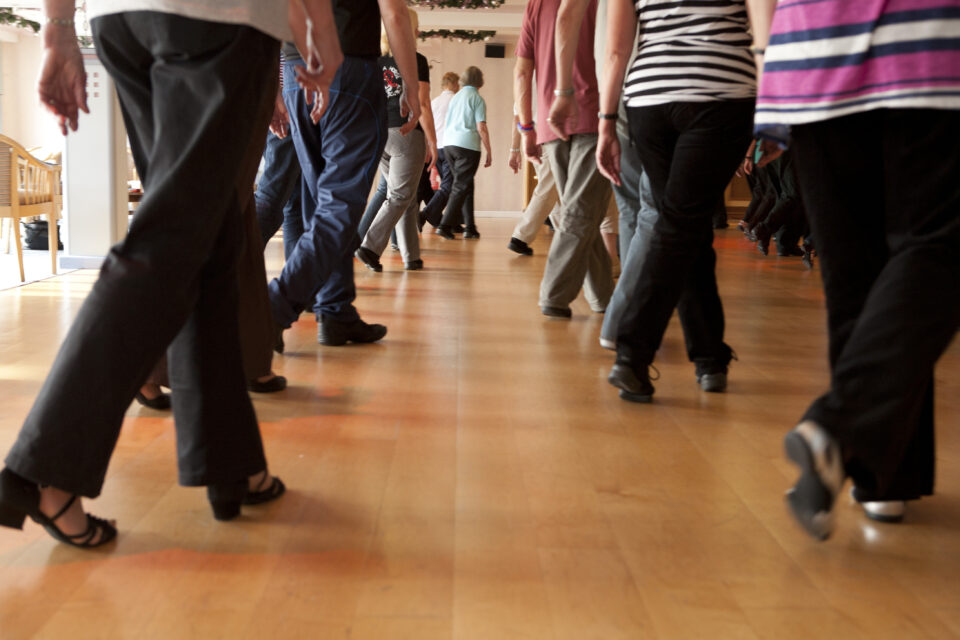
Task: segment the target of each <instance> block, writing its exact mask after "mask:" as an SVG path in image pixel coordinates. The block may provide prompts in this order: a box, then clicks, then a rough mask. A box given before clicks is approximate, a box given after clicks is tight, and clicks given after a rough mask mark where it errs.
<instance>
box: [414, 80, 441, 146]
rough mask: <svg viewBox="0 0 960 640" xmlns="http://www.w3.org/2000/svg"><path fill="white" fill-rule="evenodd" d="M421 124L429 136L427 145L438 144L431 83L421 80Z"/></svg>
mask: <svg viewBox="0 0 960 640" xmlns="http://www.w3.org/2000/svg"><path fill="white" fill-rule="evenodd" d="M418 86H419V87H420V126H421V127H423V135H424V136H425V137H426V138H427V145H428V146H430V145H432V146H434V147H436V146H437V129H436V125H435V123H434V121H433V107H432V106H431V105H430V83H429V82H420V83H419V85H418Z"/></svg>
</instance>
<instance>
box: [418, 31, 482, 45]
mask: <svg viewBox="0 0 960 640" xmlns="http://www.w3.org/2000/svg"><path fill="white" fill-rule="evenodd" d="M495 35H497V32H496V31H470V30H467V29H431V30H429V31H421V32H420V39H421V40H426V39H427V38H447V39H448V40H459V41H460V42H468V43H473V42H480V41H481V40H489V39H490V38H492V37H493V36H495Z"/></svg>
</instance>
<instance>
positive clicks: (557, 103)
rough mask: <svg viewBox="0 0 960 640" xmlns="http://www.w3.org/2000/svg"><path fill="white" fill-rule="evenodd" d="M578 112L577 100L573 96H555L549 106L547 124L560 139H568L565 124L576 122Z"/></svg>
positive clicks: (568, 135)
mask: <svg viewBox="0 0 960 640" xmlns="http://www.w3.org/2000/svg"><path fill="white" fill-rule="evenodd" d="M578 113H579V110H578V108H577V101H576V100H575V99H574V97H573V96H556V97H555V98H554V100H553V104H552V105H551V106H550V114H549V115H548V116H547V124H548V125H550V128H551V129H553V132H554V133H555V134H557V136H558V137H559V138H560V139H561V140H563V141H567V140H569V139H570V134H568V133H567V126H568V125H569V124H570V123H572V122H576V120H577V116H578Z"/></svg>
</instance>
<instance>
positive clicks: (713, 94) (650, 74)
mask: <svg viewBox="0 0 960 640" xmlns="http://www.w3.org/2000/svg"><path fill="white" fill-rule="evenodd" d="M635 6H636V9H637V21H638V22H639V39H638V40H639V44H638V45H637V57H636V59H635V60H634V62H633V65H632V66H631V67H630V71H629V73H628V74H627V81H626V89H625V93H626V102H627V106H628V107H647V106H650V105H655V104H663V103H666V102H704V101H708V100H736V99H741V98H752V97H754V96H755V95H756V67H755V65H754V62H753V55H752V54H751V53H750V44H751V37H750V33H749V24H750V23H749V19H748V17H747V8H746V6H745V4H744V0H674V1H672V2H671V1H669V0H636V3H635Z"/></svg>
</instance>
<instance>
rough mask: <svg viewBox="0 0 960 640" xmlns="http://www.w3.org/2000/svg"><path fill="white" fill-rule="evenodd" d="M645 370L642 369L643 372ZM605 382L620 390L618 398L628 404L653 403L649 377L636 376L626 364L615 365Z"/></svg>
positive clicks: (646, 375)
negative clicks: (626, 401)
mask: <svg viewBox="0 0 960 640" xmlns="http://www.w3.org/2000/svg"><path fill="white" fill-rule="evenodd" d="M645 370H646V368H644V371H645ZM607 382H609V383H610V384H612V385H613V386H615V387H616V388H617V389H620V397H621V398H623V399H624V400H629V401H630V402H641V403H647V402H652V401H653V390H654V389H653V384H651V383H650V375H649V374H646V373H644V374H643V375H641V374H638V373H637V372H636V371H635V370H634V369H633V368H632V367H630V366H629V365H627V364H623V363H617V364H615V365H613V368H612V369H610V375H609V376H607Z"/></svg>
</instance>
